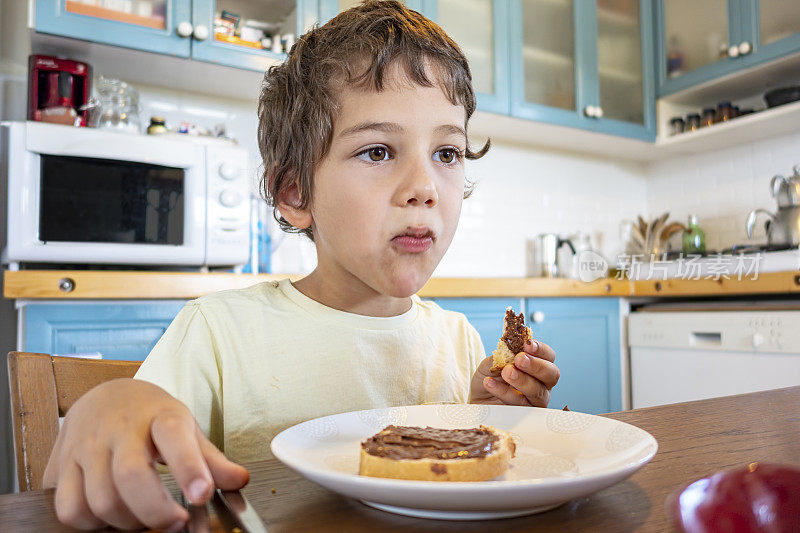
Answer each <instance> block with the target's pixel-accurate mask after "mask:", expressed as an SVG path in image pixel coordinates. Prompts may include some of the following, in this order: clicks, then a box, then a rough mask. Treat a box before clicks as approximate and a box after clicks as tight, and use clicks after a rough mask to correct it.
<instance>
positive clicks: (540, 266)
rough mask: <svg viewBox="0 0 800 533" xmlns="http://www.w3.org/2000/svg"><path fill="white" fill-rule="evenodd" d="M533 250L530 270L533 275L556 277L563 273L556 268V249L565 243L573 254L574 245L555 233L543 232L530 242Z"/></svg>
mask: <svg viewBox="0 0 800 533" xmlns="http://www.w3.org/2000/svg"><path fill="white" fill-rule="evenodd" d="M531 244H532V247H533V250H532V255H533V258H532V259H533V262H532V267H533V268H532V272H530V275H533V276H535V277H545V278H558V277H561V276H562V275H563V274H562V273H561V272H560V271H559V268H558V249H559V248H561V247H562V246H563V245H565V244H566V245H567V246H569V247H570V249H571V250H572V253H573V254H575V247H574V246H573V245H572V241H570V240H569V239H562V238H561V237H559V236H558V235H556V234H555V233H543V234H541V235H539V236H538V237H536V239H535V240H533V241H532V242H531Z"/></svg>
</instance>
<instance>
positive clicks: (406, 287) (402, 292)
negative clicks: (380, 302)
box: [384, 273, 430, 298]
mask: <svg viewBox="0 0 800 533" xmlns="http://www.w3.org/2000/svg"><path fill="white" fill-rule="evenodd" d="M429 279H430V273H428V274H424V273H404V274H401V275H399V276H397V277H396V278H395V279H393V280H391V281H390V282H389V283H388V284H387V285H388V286H387V287H386V290H385V291H384V292H385V294H388V295H389V296H392V297H394V298H408V297H409V296H412V295H414V294H417V293H418V292H419V291H420V289H422V287H424V286H425V284H426V283H427V282H428V280H429Z"/></svg>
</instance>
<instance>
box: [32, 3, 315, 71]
mask: <svg viewBox="0 0 800 533" xmlns="http://www.w3.org/2000/svg"><path fill="white" fill-rule="evenodd" d="M318 13H319V12H318V5H317V0H38V1H37V2H36V4H35V27H36V31H38V32H42V33H52V34H54V35H61V36H65V37H73V38H76V39H83V40H88V41H93V42H98V43H103V44H110V45H114V46H123V47H126V48H133V49H137V50H145V51H148V52H157V53H161V54H169V55H175V56H179V57H191V58H192V59H199V60H202V61H209V62H213V63H220V64H223V65H226V66H232V67H238V68H245V69H251V70H256V71H261V72H263V71H264V70H265V69H266V68H267V67H269V65H270V64H272V63H274V61H275V60H280V59H282V58H283V57H285V52H286V51H287V50H288V49H289V48H291V46H292V44H293V43H294V41H295V40H296V39H297V36H298V35H300V34H302V33H303V32H304V31H306V29H308V28H310V27H311V26H312V25H313V24H314V23H315V22H316V21H317V18H318Z"/></svg>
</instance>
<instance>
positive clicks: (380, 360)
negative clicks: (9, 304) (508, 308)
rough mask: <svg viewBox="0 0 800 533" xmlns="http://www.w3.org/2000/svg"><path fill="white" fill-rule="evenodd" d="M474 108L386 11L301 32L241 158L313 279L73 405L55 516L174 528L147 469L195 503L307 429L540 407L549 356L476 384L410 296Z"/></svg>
mask: <svg viewBox="0 0 800 533" xmlns="http://www.w3.org/2000/svg"><path fill="white" fill-rule="evenodd" d="M474 108H475V98H474V94H473V92H472V88H471V85H470V74H469V68H468V66H467V63H466V60H465V58H464V56H463V55H462V54H461V52H460V50H459V49H458V47H457V46H456V45H455V43H453V42H452V41H451V40H450V39H449V38H448V37H447V36H446V35H445V34H444V32H442V30H441V29H440V28H438V26H436V25H435V24H433V23H431V22H430V21H428V20H427V19H425V18H424V17H422V16H421V15H419V14H418V13H416V12H414V11H410V10H407V9H406V8H404V7H403V6H402V5H401V4H399V3H398V2H395V1H386V2H381V1H368V2H366V3H364V4H363V5H361V6H358V7H356V8H353V9H351V10H349V11H347V12H345V13H343V14H341V15H339V16H338V17H336V18H335V19H333V20H332V21H331V22H329V23H328V24H326V25H325V26H322V27H321V28H317V29H315V30H312V31H311V32H309V33H308V34H306V35H305V36H303V37H302V38H301V39H300V40H299V41H298V43H297V44H296V45H295V46H294V47H293V49H292V51H291V53H290V55H289V58H288V59H287V61H286V62H285V63H284V64H282V65H280V66H276V67H273V68H271V69H270V71H269V72H268V73H267V74H266V77H265V82H264V87H263V90H262V94H261V98H260V102H259V121H260V122H259V144H260V147H261V151H262V156H263V159H264V168H265V176H264V180H263V186H264V192H265V195H266V197H267V198H269V200H270V201H271V202H272V203H273V205H274V206H275V207H276V209H277V211H278V212H279V213H280V215H281V218H280V223H281V225H282V226H283V227H284V228H285V229H290V230H291V229H293V230H295V231H301V232H303V233H305V234H306V235H308V236H309V237H310V238H312V239H313V241H314V244H315V246H316V249H317V257H318V266H317V268H316V269H315V270H314V272H312V273H311V274H310V275H309V276H307V277H305V278H303V279H302V280H300V281H298V282H297V283H295V284H292V283H290V282H289V281H288V280H284V281H281V282H277V283H262V284H259V285H256V286H254V287H251V288H248V289H243V290H234V291H223V292H221V293H217V294H213V295H209V296H206V297H203V298H199V299H197V300H195V301H193V302H190V303H188V304H187V305H186V307H185V308H184V309H183V310H182V311H181V313H180V314H179V315H178V316H177V317H176V318H175V320H174V322H173V323H172V324H171V325H170V327H169V328H168V330H167V331H166V332H165V333H164V336H163V337H162V339H161V340H160V341H159V343H158V344H157V345H156V347H155V348H154V349H153V351H152V352H151V353H150V355H149V356H148V357H147V360H146V361H145V362H144V363H143V365H142V367H141V369H140V371H139V373H138V374H137V376H136V379H134V380H116V381H112V382H109V383H106V384H103V385H100V386H98V387H97V388H95V389H93V390H92V391H90V392H89V393H88V394H86V395H85V396H84V397H83V398H82V399H81V400H80V401H78V402H77V403H76V404H75V406H74V407H73V408H72V409H71V410H70V412H69V414H68V416H67V418H66V420H65V423H64V426H63V428H62V431H61V432H60V434H59V437H58V441H57V442H56V445H55V448H54V450H53V453H52V454H51V457H50V462H49V464H48V467H47V471H46V472H45V486H49V487H56V497H55V502H56V510H57V513H58V516H59V518H60V519H61V520H62V521H64V522H66V523H68V524H70V525H72V526H75V527H79V528H85V529H86V528H94V527H99V526H102V525H104V524H111V525H113V526H115V527H119V528H126V529H127V528H135V527H139V526H141V525H145V526H147V527H151V528H164V529H169V530H173V531H174V530H178V529H180V528H181V527H182V526H183V524H184V523H185V521H186V520H187V518H188V514H187V513H186V511H185V510H184V509H183V508H181V507H180V506H179V505H178V504H177V503H175V502H174V501H172V500H171V498H170V497H169V495H168V494H167V493H166V491H165V489H164V488H163V486H162V485H161V483H160V481H159V478H158V476H157V472H156V470H155V468H154V463H155V462H162V463H165V464H166V465H167V466H168V467H169V468H170V470H171V472H172V473H173V474H174V475H175V478H176V480H177V482H178V484H179V485H180V487H181V489H182V490H183V491H184V493H185V494H186V496H187V498H188V499H189V500H190V501H191V502H194V503H201V502H204V501H206V500H207V499H208V498H209V496H210V494H211V491H212V490H213V487H214V486H217V487H221V488H225V489H236V488H240V487H242V486H243V485H245V484H246V483H247V480H248V474H247V471H246V470H245V469H244V468H242V467H241V466H239V465H237V464H236V463H234V462H233V461H237V462H243V461H247V460H253V459H258V458H264V457H267V456H268V453H269V451H268V450H269V441H270V439H271V438H272V437H273V436H274V435H275V434H276V433H277V432H278V431H280V430H282V429H284V428H286V427H288V426H290V425H292V424H295V423H298V422H300V421H302V420H307V419H310V418H313V417H317V416H323V415H327V414H332V413H338V412H344V411H350V410H355V409H369V408H374V407H384V406H388V405H403V404H420V403H430V402H462V403H463V402H466V401H471V402H479V403H504V404H510V405H530V406H540V407H546V406H547V403H548V401H549V395H550V392H549V391H550V389H551V388H552V387H553V386H554V385H555V384H556V382H557V381H558V376H559V374H558V368H557V367H556V366H555V364H554V363H553V361H554V359H555V355H554V353H553V350H552V349H551V348H550V347H548V346H546V345H545V344H542V343H537V342H535V341H534V342H533V343H528V345H526V347H525V349H524V353H522V352H521V353H519V354H518V355H517V357H516V359H515V364H514V365H512V366H509V367H506V368H505V369H503V371H502V373H501V374H499V375H498V374H495V375H491V374H490V373H489V370H488V369H489V367H490V366H491V358H488V359H485V358H484V356H485V354H484V351H483V346H482V345H481V341H480V337H479V336H478V334H477V332H476V331H475V330H474V329H473V328H472V327H471V326H470V325H469V324H468V323H467V321H466V319H465V318H464V317H463V315H460V314H457V313H451V312H446V311H443V310H442V309H440V308H439V307H438V306H437V305H436V304H434V303H432V302H423V301H421V300H420V299H419V298H418V297H416V296H415V293H416V292H417V291H418V290H419V289H420V288H421V287H422V286H423V285H424V284H425V282H426V281H427V280H428V278H429V277H430V275H431V273H432V272H433V269H434V268H435V267H436V265H437V264H438V262H439V260H440V259H441V258H442V256H443V255H444V252H445V251H446V249H447V247H448V245H449V244H450V241H451V240H452V238H453V234H454V233H455V230H456V225H457V222H458V217H459V214H460V211H461V203H462V200H463V197H464V191H465V175H464V158H477V157H480V156H482V155H483V153H484V152H485V151H486V149H487V148H488V145H487V147H485V148H484V149H483V150H481V151H480V152H478V153H473V152H471V151H470V150H469V148H468V145H467V136H466V124H467V121H468V120H469V117H470V116H471V114H472V112H473V111H474ZM500 319H501V317H498V320H500ZM468 391H469V392H468ZM220 450H222V451H224V452H225V455H223V453H222V451H220ZM226 456H227V457H226Z"/></svg>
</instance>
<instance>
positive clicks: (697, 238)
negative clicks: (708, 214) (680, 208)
mask: <svg viewBox="0 0 800 533" xmlns="http://www.w3.org/2000/svg"><path fill="white" fill-rule="evenodd" d="M682 247H683V253H684V255H698V254H699V255H703V254H705V253H706V234H705V233H704V232H703V230H702V229H700V226H698V225H697V215H689V225H688V226H687V227H686V229H685V230H684V231H683V238H682Z"/></svg>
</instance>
